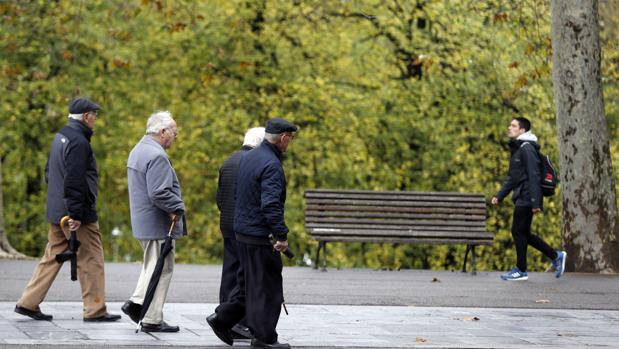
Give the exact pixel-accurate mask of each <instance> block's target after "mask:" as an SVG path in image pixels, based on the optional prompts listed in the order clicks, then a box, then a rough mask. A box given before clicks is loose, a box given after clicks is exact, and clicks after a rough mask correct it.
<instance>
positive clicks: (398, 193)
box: [305, 189, 484, 198]
mask: <svg viewBox="0 0 619 349" xmlns="http://www.w3.org/2000/svg"><path fill="white" fill-rule="evenodd" d="M321 194H323V195H328V194H337V195H389V196H414V195H421V196H454V197H455V196H460V197H472V196H473V197H482V198H483V197H484V195H483V194H478V193H459V192H451V191H440V192H430V191H398V190H380V191H376V190H357V189H305V195H321Z"/></svg>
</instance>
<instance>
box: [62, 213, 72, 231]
mask: <svg viewBox="0 0 619 349" xmlns="http://www.w3.org/2000/svg"><path fill="white" fill-rule="evenodd" d="M70 219H71V217H69V216H64V217H62V218H61V219H60V229H62V227H64V226H65V225H66V224H67V222H68V221H69V220H70Z"/></svg>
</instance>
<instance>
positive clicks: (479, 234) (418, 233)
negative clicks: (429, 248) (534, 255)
mask: <svg viewBox="0 0 619 349" xmlns="http://www.w3.org/2000/svg"><path fill="white" fill-rule="evenodd" d="M334 230H337V229H326V230H324V231H322V230H313V231H312V236H359V237H365V236H375V237H406V236H408V237H434V238H439V237H442V236H446V234H444V232H441V231H437V230H425V229H412V230H382V231H380V232H376V231H374V230H370V229H367V230H366V229H339V230H337V231H334ZM448 236H449V237H458V238H464V237H466V238H471V239H487V238H491V237H492V234H490V233H488V232H485V231H462V230H460V231H450V232H449V235H448Z"/></svg>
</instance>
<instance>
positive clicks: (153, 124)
mask: <svg viewBox="0 0 619 349" xmlns="http://www.w3.org/2000/svg"><path fill="white" fill-rule="evenodd" d="M173 122H174V119H172V114H171V113H170V112H169V111H167V110H165V111H158V112H156V113H154V114H152V115H151V116H150V117H149V118H148V121H147V122H146V134H157V133H159V131H161V130H163V129H164V128H169V127H170V125H172V123H173Z"/></svg>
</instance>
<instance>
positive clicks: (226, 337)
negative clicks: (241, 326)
mask: <svg viewBox="0 0 619 349" xmlns="http://www.w3.org/2000/svg"><path fill="white" fill-rule="evenodd" d="M206 322H208V325H209V326H211V328H212V329H213V332H215V335H216V336H217V337H218V338H219V339H221V341H222V342H224V343H226V344H228V345H232V343H234V340H233V339H232V334H231V333H230V329H229V328H227V327H226V326H225V325H224V324H222V323H221V322H220V321H219V319H218V318H217V313H213V314H211V315H209V316H208V317H207V318H206Z"/></svg>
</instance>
